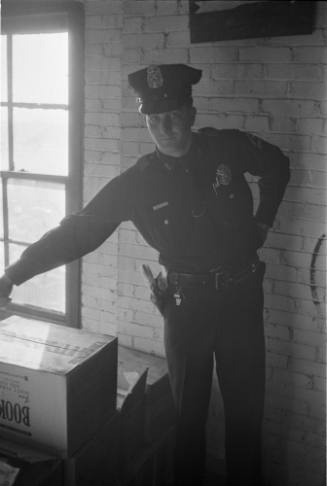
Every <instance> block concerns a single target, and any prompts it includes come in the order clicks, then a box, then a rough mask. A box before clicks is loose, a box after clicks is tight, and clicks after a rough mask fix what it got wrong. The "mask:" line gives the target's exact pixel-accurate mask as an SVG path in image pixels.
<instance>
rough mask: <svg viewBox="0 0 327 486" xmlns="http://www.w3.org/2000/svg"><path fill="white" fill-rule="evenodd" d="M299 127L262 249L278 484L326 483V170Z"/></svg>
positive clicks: (271, 474)
mask: <svg viewBox="0 0 327 486" xmlns="http://www.w3.org/2000/svg"><path fill="white" fill-rule="evenodd" d="M298 134H299V132H298ZM300 135H301V136H303V145H302V143H301V137H299V135H297V137H296V140H295V139H294V138H292V137H289V142H290V143H289V146H288V147H287V149H286V150H287V152H288V154H289V155H290V159H291V171H292V172H291V180H290V183H289V187H288V188H287V191H286V194H285V198H284V201H283V203H282V204H281V207H280V209H279V212H278V215H277V220H276V224H275V226H274V231H273V234H271V235H270V237H269V239H268V241H267V243H266V245H265V248H264V249H263V250H262V258H263V259H264V260H266V261H267V262H268V265H267V273H266V306H265V326H266V343H267V390H266V414H265V423H264V444H265V447H264V461H265V473H266V475H267V480H268V482H267V484H268V485H273V486H275V485H278V486H290V485H298V486H309V485H310V486H324V485H325V484H326V482H325V481H326V469H325V464H326V456H325V417H326V415H325V414H326V411H325V396H326V395H325V394H326V383H325V364H324V363H325V356H326V346H325V318H326V316H325V310H326V254H327V252H326V233H325V231H326V227H325V220H326V218H325V213H326V194H325V191H326V178H325V177H326V172H324V171H323V170H324V169H323V166H322V160H323V155H320V154H319V152H318V153H317V151H316V152H315V151H314V149H312V148H313V142H311V145H310V150H311V151H312V154H310V152H309V153H308V145H307V139H308V133H307V132H306V133H300ZM313 138H314V135H313V134H312V136H311V139H312V140H313ZM282 148H283V149H285V147H282ZM286 150H285V151H286ZM321 152H323V153H325V152H326V148H325V149H323V150H321ZM310 155H312V159H313V163H312V165H310ZM315 157H316V158H315ZM319 160H320V162H317V161H319ZM319 169H320V170H319Z"/></svg>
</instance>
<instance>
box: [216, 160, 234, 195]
mask: <svg viewBox="0 0 327 486" xmlns="http://www.w3.org/2000/svg"><path fill="white" fill-rule="evenodd" d="M231 180H232V171H231V169H230V167H229V166H228V165H226V164H219V165H218V167H217V170H216V179H215V182H214V183H213V184H212V187H213V189H214V191H215V193H216V194H217V189H218V188H219V187H220V186H229V184H230V183H231Z"/></svg>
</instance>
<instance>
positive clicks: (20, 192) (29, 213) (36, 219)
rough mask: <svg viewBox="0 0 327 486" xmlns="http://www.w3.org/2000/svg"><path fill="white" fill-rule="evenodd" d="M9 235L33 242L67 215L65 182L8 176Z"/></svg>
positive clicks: (22, 240) (19, 239)
mask: <svg viewBox="0 0 327 486" xmlns="http://www.w3.org/2000/svg"><path fill="white" fill-rule="evenodd" d="M8 212H9V238H10V239H12V240H16V241H20V242H26V243H32V242H34V241H35V240H36V239H38V238H40V237H41V236H42V235H43V234H44V233H45V232H46V231H48V230H49V229H51V228H53V227H54V226H56V225H57V224H58V223H59V222H60V220H61V219H62V218H63V217H64V216H65V186H64V185H63V184H56V183H48V182H43V181H27V180H19V179H10V180H8Z"/></svg>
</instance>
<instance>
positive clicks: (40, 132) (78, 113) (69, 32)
mask: <svg viewBox="0 0 327 486" xmlns="http://www.w3.org/2000/svg"><path fill="white" fill-rule="evenodd" d="M45 3H46V5H45ZM82 13H83V12H82V6H81V5H80V4H78V3H77V2H57V1H55V2H34V1H33V2H26V1H24V2H16V1H13V0H10V1H7V2H3V4H2V35H1V87H2V88H1V172H0V174H1V181H0V182H1V184H0V202H1V206H2V207H1V215H0V225H1V226H0V265H1V269H0V271H2V270H3V269H4V268H5V267H6V266H7V265H9V264H10V263H13V262H14V261H15V260H17V259H18V258H19V256H20V254H21V253H22V251H23V250H24V248H26V247H27V246H28V245H29V244H30V243H32V242H34V241H35V240H37V239H38V238H40V237H41V236H42V235H43V234H44V233H45V232H46V231H48V230H49V229H51V228H53V227H54V226H56V225H58V223H59V222H60V221H61V219H63V218H64V216H65V215H66V214H70V213H72V212H74V211H76V210H78V209H79V208H80V205H81V144H82V116H83V112H82V106H83V85H82V82H83V81H82V80H83V63H82V58H83V43H82V38H83V35H82V33H83V22H82V19H83V15H82ZM79 293H80V283H79V265H78V263H76V262H74V263H73V264H70V265H67V266H66V267H60V268H57V269H55V270H52V271H50V272H47V273H44V274H42V275H38V276H36V277H34V278H33V279H31V280H29V281H28V282H26V283H24V284H22V285H21V286H19V287H15V288H14V291H13V294H12V303H11V305H10V310H12V311H13V312H19V313H21V314H26V315H28V314H32V315H35V316H39V317H44V318H49V319H51V320H56V321H60V322H66V323H67V324H69V325H75V326H77V325H78V320H79V316H78V309H79V305H78V302H79Z"/></svg>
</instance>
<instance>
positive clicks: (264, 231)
mask: <svg viewBox="0 0 327 486" xmlns="http://www.w3.org/2000/svg"><path fill="white" fill-rule="evenodd" d="M257 228H258V233H259V237H260V240H261V246H263V245H264V244H265V241H266V239H267V236H268V231H269V226H268V225H267V224H264V223H257Z"/></svg>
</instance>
